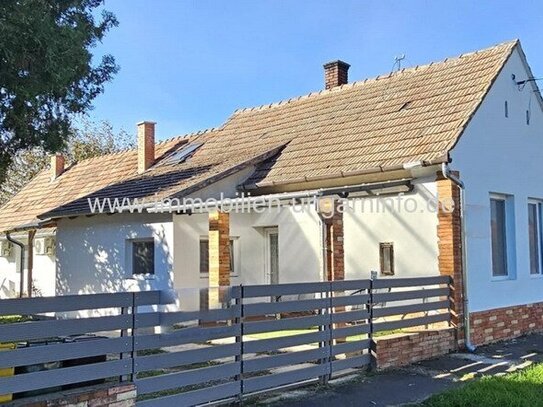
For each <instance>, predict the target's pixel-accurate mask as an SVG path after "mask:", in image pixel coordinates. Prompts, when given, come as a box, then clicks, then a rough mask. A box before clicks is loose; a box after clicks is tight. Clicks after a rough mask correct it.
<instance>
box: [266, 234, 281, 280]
mask: <svg viewBox="0 0 543 407" xmlns="http://www.w3.org/2000/svg"><path fill="white" fill-rule="evenodd" d="M264 234H265V238H266V250H265V256H266V258H265V273H266V275H265V281H266V284H279V231H278V229H277V228H268V229H265V230H264Z"/></svg>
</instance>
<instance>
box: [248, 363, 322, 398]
mask: <svg viewBox="0 0 543 407" xmlns="http://www.w3.org/2000/svg"><path fill="white" fill-rule="evenodd" d="M329 373H330V369H329V366H328V365H325V364H324V365H315V366H311V367H306V368H301V369H296V370H290V371H288V372H282V373H275V374H270V375H266V376H260V377H253V378H250V379H245V380H244V381H243V390H244V393H254V392H257V391H261V390H265V389H270V388H273V387H279V386H283V385H286V384H293V383H297V382H303V381H306V380H311V379H317V378H318V377H320V376H323V375H325V374H329Z"/></svg>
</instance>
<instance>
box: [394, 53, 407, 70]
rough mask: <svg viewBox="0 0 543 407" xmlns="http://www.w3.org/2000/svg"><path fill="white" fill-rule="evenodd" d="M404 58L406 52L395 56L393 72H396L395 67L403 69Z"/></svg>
mask: <svg viewBox="0 0 543 407" xmlns="http://www.w3.org/2000/svg"><path fill="white" fill-rule="evenodd" d="M404 59H405V54H402V55H398V56H395V57H394V65H392V72H394V69H395V68H396V71H400V70H401V69H402V61H403V60H404Z"/></svg>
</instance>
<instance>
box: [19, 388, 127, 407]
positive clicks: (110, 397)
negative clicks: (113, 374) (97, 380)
mask: <svg viewBox="0 0 543 407" xmlns="http://www.w3.org/2000/svg"><path fill="white" fill-rule="evenodd" d="M9 405H10V406H12V407H22V406H25V407H57V406H63V407H131V406H135V405H136V386H135V385H134V384H132V383H123V384H120V383H116V384H113V385H112V384H110V385H99V386H92V387H84V388H80V389H72V390H66V391H61V392H58V393H51V394H44V395H41V396H36V397H30V398H25V399H20V400H15V401H13V402H12V403H10V404H9Z"/></svg>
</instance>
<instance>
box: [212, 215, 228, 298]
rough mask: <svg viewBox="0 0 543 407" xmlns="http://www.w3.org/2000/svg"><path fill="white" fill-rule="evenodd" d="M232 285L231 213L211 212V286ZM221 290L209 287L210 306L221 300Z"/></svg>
mask: <svg viewBox="0 0 543 407" xmlns="http://www.w3.org/2000/svg"><path fill="white" fill-rule="evenodd" d="M229 285H230V215H229V214H228V213H225V212H220V211H213V212H210V213H209V287H219V286H229ZM220 297H221V292H219V291H218V290H217V289H213V288H210V289H209V307H210V308H214V307H215V306H216V305H217V304H218V302H219V301H220V300H221V298H220Z"/></svg>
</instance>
